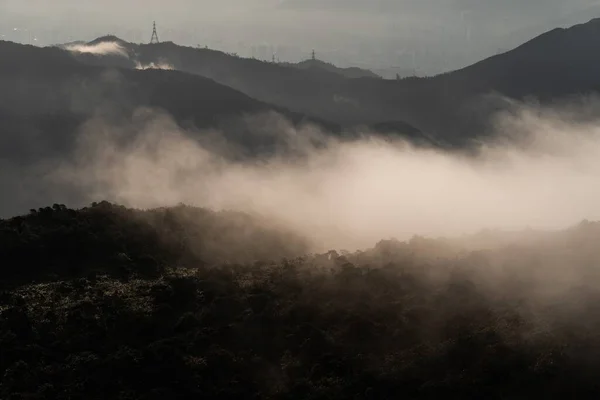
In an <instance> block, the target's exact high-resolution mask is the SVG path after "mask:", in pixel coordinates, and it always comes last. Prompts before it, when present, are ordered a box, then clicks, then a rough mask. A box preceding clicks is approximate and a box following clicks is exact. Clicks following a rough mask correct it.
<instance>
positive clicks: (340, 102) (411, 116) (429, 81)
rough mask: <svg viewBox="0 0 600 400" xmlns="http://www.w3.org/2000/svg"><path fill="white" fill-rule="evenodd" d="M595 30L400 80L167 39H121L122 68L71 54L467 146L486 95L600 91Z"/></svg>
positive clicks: (563, 33)
mask: <svg viewBox="0 0 600 400" xmlns="http://www.w3.org/2000/svg"><path fill="white" fill-rule="evenodd" d="M599 31H600V20H599V19H594V20H591V21H590V22H588V23H585V24H581V25H576V26H573V27H571V28H568V29H555V30H553V31H550V32H547V33H545V34H543V35H540V36H538V37H536V38H534V39H533V40H531V41H529V42H527V43H525V44H523V45H521V46H519V47H518V48H516V49H514V50H511V51H508V52H506V53H503V54H499V55H496V56H494V57H490V58H488V59H486V60H483V61H481V62H479V63H476V64H474V65H471V66H469V67H466V68H464V69H461V70H458V71H454V72H450V73H446V74H442V75H438V76H435V77H428V78H406V79H402V80H399V81H391V80H384V79H376V78H375V77H365V76H361V77H357V78H356V79H348V78H347V77H346V76H344V74H341V73H333V72H332V71H331V70H328V69H327V68H324V67H323V63H320V62H318V60H315V61H313V60H309V61H308V62H306V63H303V64H301V65H300V66H299V65H295V66H291V65H278V64H273V63H267V62H262V61H258V60H253V59H244V58H239V57H236V56H234V55H229V54H226V53H223V52H219V51H215V50H210V49H195V48H191V47H184V46H178V45H176V44H174V43H171V42H165V43H160V44H153V45H137V44H131V43H124V42H122V41H118V43H120V44H121V45H123V46H124V47H125V48H126V49H127V51H128V52H130V53H131V54H135V55H136V56H135V57H136V58H135V59H127V58H123V57H121V58H120V59H119V60H118V62H116V61H115V60H112V61H110V60H109V59H106V58H103V57H90V56H89V55H77V57H80V58H81V59H82V60H83V61H85V62H90V63H92V62H93V63H96V64H108V65H110V64H111V63H112V65H115V64H118V65H120V66H126V65H127V66H129V67H132V68H134V67H135V66H136V65H137V64H138V63H141V64H150V63H155V64H159V63H168V64H169V65H171V66H172V67H173V68H174V69H177V70H181V71H185V72H189V73H194V74H198V75H202V76H205V77H208V78H211V79H214V80H215V81H217V82H219V83H221V84H224V85H227V86H230V87H232V88H234V89H237V90H239V91H241V92H244V93H246V94H247V95H249V96H251V97H253V98H256V99H258V100H261V101H264V102H267V103H271V104H278V105H281V106H283V107H286V108H289V109H291V110H294V111H296V112H299V113H302V114H306V115H310V116H313V117H320V118H323V119H326V120H329V121H332V122H335V123H338V124H341V125H356V124H367V125H372V124H380V123H382V122H387V121H402V122H403V123H407V124H409V125H410V126H413V127H415V128H417V129H419V130H420V131H423V132H425V133H427V134H428V135H431V136H434V137H436V138H437V139H438V140H441V141H444V142H447V143H452V144H455V145H464V144H466V143H468V142H469V141H471V140H472V139H474V138H478V137H480V136H482V135H485V134H487V133H488V132H489V126H488V122H489V119H490V117H491V116H492V115H493V114H494V113H495V112H496V111H498V109H499V108H502V107H504V106H505V105H504V103H503V102H501V101H498V99H497V98H494V97H490V96H489V95H490V94H496V95H501V96H507V97H510V98H516V99H521V98H524V97H535V98H538V99H539V100H540V101H541V102H545V101H549V100H552V99H557V98H561V97H565V96H570V95H575V94H580V93H588V92H592V91H595V90H596V89H597V88H598V87H599V86H600V75H598V74H597V72H596V70H597V65H598V63H599V62H600V55H599V53H598V51H597V49H598V48H599V46H600V35H599ZM113 39H114V38H105V39H103V40H113ZM96 43H97V42H96ZM315 71H319V72H320V73H315Z"/></svg>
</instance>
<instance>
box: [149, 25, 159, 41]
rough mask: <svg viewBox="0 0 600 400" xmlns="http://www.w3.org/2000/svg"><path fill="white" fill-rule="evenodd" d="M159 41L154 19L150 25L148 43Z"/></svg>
mask: <svg viewBox="0 0 600 400" xmlns="http://www.w3.org/2000/svg"><path fill="white" fill-rule="evenodd" d="M155 43H160V41H159V40H158V33H157V32H156V21H154V23H153V25H152V38H151V39H150V44H155Z"/></svg>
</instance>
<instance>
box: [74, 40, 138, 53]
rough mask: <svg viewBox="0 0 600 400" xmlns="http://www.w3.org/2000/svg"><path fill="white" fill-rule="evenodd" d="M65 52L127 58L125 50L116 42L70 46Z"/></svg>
mask: <svg viewBox="0 0 600 400" xmlns="http://www.w3.org/2000/svg"><path fill="white" fill-rule="evenodd" d="M64 48H65V50H67V51H71V52H73V53H84V54H93V55H97V56H106V55H116V56H122V57H129V56H128V54H127V50H126V49H125V48H124V47H123V46H121V45H120V44H119V43H117V42H101V43H97V44H70V45H66V46H65V47H64Z"/></svg>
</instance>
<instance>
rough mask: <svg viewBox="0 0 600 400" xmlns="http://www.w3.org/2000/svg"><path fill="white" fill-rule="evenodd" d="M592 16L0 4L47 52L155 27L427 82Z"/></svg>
mask: <svg viewBox="0 0 600 400" xmlns="http://www.w3.org/2000/svg"><path fill="white" fill-rule="evenodd" d="M597 16H600V5H599V4H598V1H595V0H572V1H569V2H564V1H558V0H526V1H521V2H516V1H502V2H499V1H492V0H482V1H472V0H453V1H441V0H421V1H415V0H377V1H373V0H369V1H367V0H344V1H341V0H324V1H323V0H319V1H316V0H250V1H241V0H228V1H221V2H216V1H207V0H200V1H191V0H174V1H169V2H165V1H157V0H153V1H136V0H129V1H115V0H107V1H103V2H97V1H85V2H82V1H74V0H55V1H52V2H48V1H44V0H28V1H22V0H0V38H2V39H6V40H13V41H19V42H30V43H33V44H39V45H48V44H55V43H64V42H69V41H72V40H91V39H94V38H96V37H98V36H101V35H105V34H107V33H112V34H115V35H117V36H119V37H121V38H123V39H125V40H129V41H133V42H146V41H148V40H149V38H150V33H151V23H152V20H157V23H158V24H159V34H160V36H161V39H162V40H164V41H166V40H171V41H174V42H177V43H180V44H187V45H193V46H196V45H201V46H205V45H206V46H209V47H212V48H217V49H220V50H224V51H230V52H236V53H238V54H240V55H242V56H248V57H249V56H255V57H257V58H262V59H270V58H271V56H272V54H273V53H277V55H278V56H279V58H280V59H281V60H282V61H299V60H302V59H305V58H307V57H308V55H309V52H310V51H311V50H312V49H313V48H315V49H316V51H317V54H318V56H319V57H320V58H321V59H323V60H325V61H331V62H334V63H336V64H339V65H341V66H351V65H352V66H361V67H366V68H371V69H374V70H375V71H376V72H379V73H381V74H382V75H384V76H389V75H390V74H393V72H394V71H398V72H400V73H401V74H403V75H410V74H413V73H414V74H418V75H431V74H436V73H439V72H442V71H448V70H452V69H456V68H460V67H462V66H466V65H468V64H470V63H473V62H476V61H478V60H480V59H482V58H485V57H487V56H490V55H493V54H495V53H497V52H499V51H504V50H508V49H510V48H513V47H515V46H517V45H518V44H520V43H522V42H523V41H526V40H528V39H530V38H532V37H534V36H535V35H537V34H540V33H542V32H544V31H546V30H549V29H553V28H555V27H557V26H567V25H571V24H575V23H580V22H584V21H587V20H589V19H590V18H593V17H597Z"/></svg>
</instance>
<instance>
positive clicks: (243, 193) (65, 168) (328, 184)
mask: <svg viewBox="0 0 600 400" xmlns="http://www.w3.org/2000/svg"><path fill="white" fill-rule="evenodd" d="M597 106H598V101H597V100H595V99H591V100H588V101H586V102H585V107H584V106H578V107H577V108H576V110H577V111H576V112H575V111H573V110H569V109H567V108H566V107H561V108H560V109H549V108H548V109H543V108H540V107H538V106H535V105H526V104H521V105H519V107H518V111H515V112H511V113H503V114H499V115H498V116H497V117H496V118H495V120H494V125H495V127H496V131H497V132H498V134H499V135H500V136H499V137H500V138H501V139H497V140H495V141H493V142H487V143H483V144H481V146H480V147H479V148H478V151H477V154H476V155H475V156H467V155H462V154H454V153H447V152H442V151H439V150H435V149H425V148H418V147H414V146H412V145H410V144H409V143H407V142H405V141H402V140H392V141H390V140H383V139H381V138H377V137H375V136H372V135H370V134H368V133H366V134H365V135H364V136H363V138H362V139H360V140H356V141H342V140H338V139H335V138H332V136H331V135H326V134H325V132H321V131H319V130H318V129H316V128H315V127H313V126H304V127H301V128H294V127H293V126H292V125H291V124H290V123H289V122H287V121H285V120H284V119H283V118H281V117H273V116H271V117H270V118H267V119H266V121H268V125H265V118H262V119H261V118H258V119H256V118H254V119H253V118H247V119H246V121H245V122H246V124H248V125H252V124H254V125H257V127H255V128H254V129H255V130H257V131H261V132H265V133H264V134H269V132H270V134H276V135H279V136H281V137H283V138H284V139H283V140H284V142H285V147H286V148H288V149H291V150H292V153H293V157H291V156H290V152H289V151H286V152H283V151H282V152H276V153H275V154H273V155H270V156H268V157H263V158H260V159H259V160H256V159H245V160H235V161H233V160H232V158H231V157H230V155H231V153H232V151H233V150H232V148H231V147H230V146H229V147H228V146H222V145H220V146H217V145H216V144H215V143H222V141H218V140H215V138H218V137H220V134H219V132H214V131H213V132H202V134H201V135H200V137H204V138H205V140H197V139H193V138H192V136H191V135H190V134H189V132H185V131H182V130H181V129H179V128H178V127H177V125H176V124H175V123H174V122H173V120H172V119H171V118H170V117H169V116H168V115H165V114H164V113H159V112H154V111H152V110H140V111H139V113H138V114H139V115H138V116H137V117H134V119H133V120H132V122H131V124H129V125H128V126H123V125H120V126H115V125H113V124H111V122H110V121H107V120H105V119H103V118H96V119H92V120H90V121H88V123H87V124H86V125H85V127H84V128H83V131H82V135H81V140H80V141H79V143H78V145H77V150H76V157H75V158H74V159H73V160H71V161H69V162H68V163H64V164H63V165H62V166H61V167H60V168H58V169H57V170H56V171H55V172H54V173H53V174H52V179H54V180H56V181H60V182H63V183H64V182H70V183H76V184H77V185H78V186H80V187H81V188H82V189H83V190H84V191H85V192H86V193H88V194H89V199H90V201H93V200H98V199H104V198H106V199H110V200H112V201H115V202H118V203H121V204H125V205H127V206H131V207H139V208H153V207H160V206H170V205H175V204H178V203H185V204H189V205H197V206H203V207H208V208H211V209H215V210H221V209H229V210H236V211H243V212H248V213H256V214H260V215H262V216H267V217H269V218H272V219H273V220H274V221H278V222H279V223H284V224H286V225H287V226H289V227H290V228H291V229H293V230H295V231H296V232H299V233H301V234H303V235H305V236H306V237H309V238H311V240H312V241H313V242H314V243H313V244H314V246H315V249H316V250H323V249H331V248H343V249H349V250H352V249H358V248H365V247H368V246H372V245H373V244H374V243H375V242H377V241H378V240H380V239H386V238H397V239H406V238H409V237H411V236H413V235H415V234H417V235H425V236H430V237H437V236H456V235H462V234H468V233H474V232H477V231H479V230H482V229H502V230H514V229H524V228H534V229H560V228H565V227H568V226H571V225H573V224H576V223H578V222H580V221H581V220H583V219H590V220H593V219H600V188H599V187H598V185H597V182H598V179H599V178H600V165H599V163H598V161H597V160H598V159H600V136H599V135H600V126H599V125H597V124H596V123H594V121H588V120H583V119H582V118H583V117H581V114H582V112H583V111H584V109H585V110H587V112H588V114H589V112H590V110H593V109H596V107H597ZM141 115H143V117H141ZM131 131H137V132H138V133H141V134H137V135H135V136H131ZM194 136H195V137H198V135H194ZM315 138H318V140H317V141H316V142H317V143H319V145H317V146H315V145H314V143H315V140H314V139H315Z"/></svg>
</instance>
